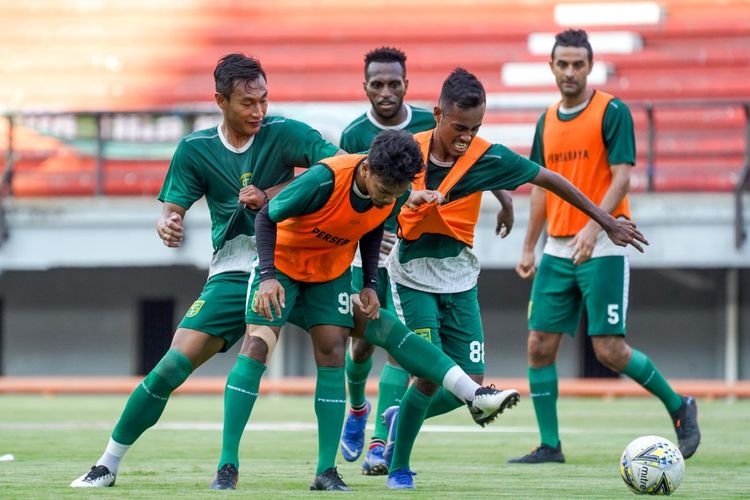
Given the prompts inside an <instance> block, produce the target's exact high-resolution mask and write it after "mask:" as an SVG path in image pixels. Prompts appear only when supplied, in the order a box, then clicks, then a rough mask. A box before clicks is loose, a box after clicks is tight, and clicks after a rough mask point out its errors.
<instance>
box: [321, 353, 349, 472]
mask: <svg viewBox="0 0 750 500" xmlns="http://www.w3.org/2000/svg"><path fill="white" fill-rule="evenodd" d="M345 412H346V386H345V384H344V368H343V367H341V368H336V367H324V366H319V367H318V378H317V381H316V383H315V416H316V417H317V418H318V469H317V471H316V472H315V475H320V474H322V473H323V472H324V471H325V470H326V469H330V468H331V467H334V466H335V465H336V453H337V452H338V448H339V439H340V438H341V431H342V429H343V427H344V414H345Z"/></svg>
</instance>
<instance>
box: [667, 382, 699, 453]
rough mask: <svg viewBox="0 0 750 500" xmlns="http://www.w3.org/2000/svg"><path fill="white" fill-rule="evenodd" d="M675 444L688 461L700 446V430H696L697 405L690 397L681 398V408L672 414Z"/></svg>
mask: <svg viewBox="0 0 750 500" xmlns="http://www.w3.org/2000/svg"><path fill="white" fill-rule="evenodd" d="M672 423H673V424H674V431H675V433H676V434H677V444H678V445H679V447H680V453H682V457H683V458H685V459H688V458H690V457H692V456H693V455H694V454H695V450H697V449H698V445H699V444H701V430H700V429H699V428H698V404H697V403H696V402H695V398H694V397H692V396H682V406H680V409H679V410H677V411H676V412H674V413H673V414H672Z"/></svg>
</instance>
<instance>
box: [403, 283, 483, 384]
mask: <svg viewBox="0 0 750 500" xmlns="http://www.w3.org/2000/svg"><path fill="white" fill-rule="evenodd" d="M391 291H392V293H393V304H394V307H395V309H396V314H397V315H398V317H399V319H400V320H401V322H403V323H404V324H405V325H406V326H407V327H408V328H409V329H410V330H411V331H413V332H414V333H416V334H418V335H421V336H422V337H423V338H425V339H427V340H429V341H430V342H432V343H433V344H434V345H436V346H437V347H439V348H440V349H442V351H443V352H445V354H447V355H448V356H449V357H450V358H451V359H452V360H453V361H455V362H456V364H457V365H458V366H460V367H461V368H462V369H463V370H464V371H465V372H466V373H472V374H483V373H484V331H483V330H482V319H481V317H480V315H479V300H478V299H477V287H476V286H474V288H472V289H471V290H467V291H465V292H459V293H442V294H440V293H429V292H422V291H419V290H415V289H413V288H409V287H406V286H402V285H399V284H397V283H393V284H392V285H391Z"/></svg>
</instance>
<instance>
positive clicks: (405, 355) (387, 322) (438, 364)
mask: <svg viewBox="0 0 750 500" xmlns="http://www.w3.org/2000/svg"><path fill="white" fill-rule="evenodd" d="M365 340H367V341H368V342H370V343H371V344H375V345H376V346H379V347H382V348H384V349H385V350H386V351H388V353H389V354H390V355H391V356H392V357H393V359H395V360H396V362H397V363H398V364H399V365H400V366H401V367H402V368H403V369H404V370H406V371H407V372H409V373H411V374H412V375H416V376H417V377H421V378H424V379H427V380H429V381H430V382H433V383H435V384H438V385H442V383H443V379H444V378H445V374H446V373H448V370H450V369H451V368H452V367H454V366H456V363H455V362H454V361H453V360H452V359H450V358H449V357H448V356H447V355H446V354H445V353H444V352H443V351H441V350H440V349H439V348H437V347H435V346H434V345H432V343H431V342H429V341H427V340H425V339H423V338H422V337H420V336H419V335H417V334H415V333H414V332H412V331H411V330H409V329H408V328H407V327H406V326H405V325H404V324H403V323H401V322H400V321H399V320H398V318H397V317H396V315H395V314H393V313H392V312H390V311H387V310H385V309H381V310H380V318H379V319H376V320H371V321H368V322H367V329H366V330H365Z"/></svg>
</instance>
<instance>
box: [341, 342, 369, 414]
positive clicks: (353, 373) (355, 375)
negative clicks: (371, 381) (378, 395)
mask: <svg viewBox="0 0 750 500" xmlns="http://www.w3.org/2000/svg"><path fill="white" fill-rule="evenodd" d="M370 369H372V357H369V358H367V359H366V360H365V361H362V362H361V363H359V362H357V361H354V360H353V359H352V357H351V354H350V353H349V349H347V350H346V384H347V386H348V387H349V404H350V405H351V407H352V408H355V407H362V406H364V404H365V387H366V386H367V377H368V376H369V375H370Z"/></svg>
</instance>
